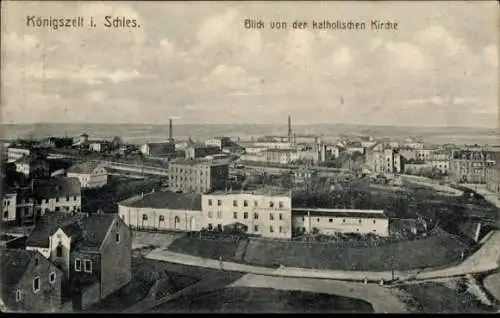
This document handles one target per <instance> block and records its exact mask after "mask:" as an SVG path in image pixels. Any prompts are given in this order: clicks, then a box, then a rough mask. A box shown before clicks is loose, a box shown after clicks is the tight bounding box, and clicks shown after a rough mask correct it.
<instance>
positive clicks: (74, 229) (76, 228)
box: [61, 222, 82, 237]
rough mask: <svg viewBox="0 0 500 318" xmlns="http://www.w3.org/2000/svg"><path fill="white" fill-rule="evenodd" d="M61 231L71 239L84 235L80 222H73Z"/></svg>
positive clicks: (64, 226)
mask: <svg viewBox="0 0 500 318" xmlns="http://www.w3.org/2000/svg"><path fill="white" fill-rule="evenodd" d="M61 230H62V231H63V232H64V234H66V235H67V236H69V237H75V236H78V235H80V234H81V233H82V228H81V227H80V224H79V223H78V222H71V223H68V224H65V225H63V226H61Z"/></svg>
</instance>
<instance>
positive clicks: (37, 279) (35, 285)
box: [33, 277, 40, 293]
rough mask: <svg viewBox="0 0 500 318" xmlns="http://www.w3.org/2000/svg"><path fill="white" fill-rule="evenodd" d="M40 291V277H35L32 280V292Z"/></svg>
mask: <svg viewBox="0 0 500 318" xmlns="http://www.w3.org/2000/svg"><path fill="white" fill-rule="evenodd" d="M39 291H40V277H35V279H33V292H35V293H38V292H39Z"/></svg>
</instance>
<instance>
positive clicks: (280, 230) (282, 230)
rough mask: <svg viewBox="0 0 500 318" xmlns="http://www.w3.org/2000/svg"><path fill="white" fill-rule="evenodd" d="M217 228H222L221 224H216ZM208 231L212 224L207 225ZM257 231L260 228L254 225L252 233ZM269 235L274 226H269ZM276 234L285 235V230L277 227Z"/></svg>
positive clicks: (272, 231)
mask: <svg viewBox="0 0 500 318" xmlns="http://www.w3.org/2000/svg"><path fill="white" fill-rule="evenodd" d="M217 226H218V227H219V228H222V224H217ZM208 229H209V230H212V229H213V225H212V223H209V224H208ZM259 229H260V228H259V226H258V225H254V226H253V231H254V232H259ZM269 233H274V226H272V225H270V226H269ZM278 233H286V230H285V228H284V227H282V226H279V227H278Z"/></svg>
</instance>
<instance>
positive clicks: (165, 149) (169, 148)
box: [139, 141, 176, 160]
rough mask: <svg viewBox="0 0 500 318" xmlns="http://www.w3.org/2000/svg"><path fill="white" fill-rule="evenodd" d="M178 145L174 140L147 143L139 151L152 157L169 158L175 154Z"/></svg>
mask: <svg viewBox="0 0 500 318" xmlns="http://www.w3.org/2000/svg"><path fill="white" fill-rule="evenodd" d="M175 149H176V145H175V143H174V142H171V141H168V142H160V143H146V144H144V145H142V146H141V147H140V149H139V151H140V152H141V153H142V154H143V155H144V156H146V157H149V158H151V159H159V160H168V159H169V158H171V157H173V156H175Z"/></svg>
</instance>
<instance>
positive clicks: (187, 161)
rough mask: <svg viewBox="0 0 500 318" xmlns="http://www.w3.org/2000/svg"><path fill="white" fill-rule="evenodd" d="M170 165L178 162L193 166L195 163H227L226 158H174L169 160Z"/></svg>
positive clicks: (213, 164) (212, 164) (214, 164)
mask: <svg viewBox="0 0 500 318" xmlns="http://www.w3.org/2000/svg"><path fill="white" fill-rule="evenodd" d="M170 164H171V165H173V164H178V165H188V166H195V165H207V164H208V165H211V166H216V165H227V164H229V163H228V162H227V160H220V159H219V160H214V159H209V158H197V159H175V160H172V161H171V162H170Z"/></svg>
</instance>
